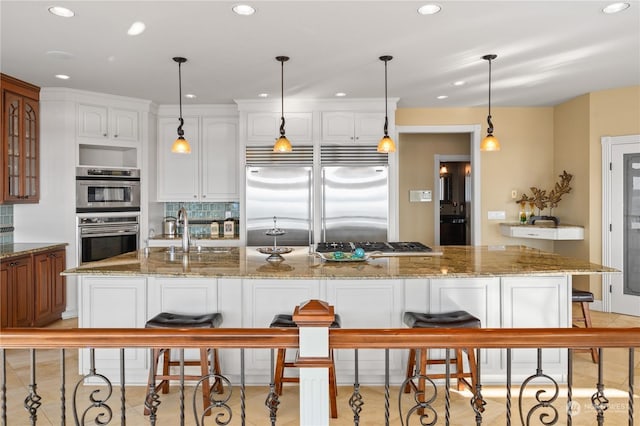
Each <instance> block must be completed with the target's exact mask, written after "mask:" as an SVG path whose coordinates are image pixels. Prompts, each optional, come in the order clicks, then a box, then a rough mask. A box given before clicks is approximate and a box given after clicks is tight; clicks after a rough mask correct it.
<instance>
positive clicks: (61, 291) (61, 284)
mask: <svg viewBox="0 0 640 426" xmlns="http://www.w3.org/2000/svg"><path fill="white" fill-rule="evenodd" d="M51 255H52V256H51V261H52V263H53V265H52V266H53V269H52V272H53V278H52V280H51V281H52V283H53V287H52V289H51V311H52V314H53V315H55V316H56V319H58V318H61V317H62V313H63V312H64V311H65V310H66V309H67V279H66V277H65V276H63V275H61V274H62V272H63V271H64V270H65V269H66V268H67V256H66V250H65V249H61V250H57V251H55V252H53V253H51Z"/></svg>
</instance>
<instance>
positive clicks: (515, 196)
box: [511, 189, 518, 200]
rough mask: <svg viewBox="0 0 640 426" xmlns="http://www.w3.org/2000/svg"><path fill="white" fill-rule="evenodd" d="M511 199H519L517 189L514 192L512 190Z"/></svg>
mask: <svg viewBox="0 0 640 426" xmlns="http://www.w3.org/2000/svg"><path fill="white" fill-rule="evenodd" d="M511 198H512V199H513V200H515V199H516V198H518V190H517V189H514V190H512V191H511Z"/></svg>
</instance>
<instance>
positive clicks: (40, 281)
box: [33, 250, 67, 327]
mask: <svg viewBox="0 0 640 426" xmlns="http://www.w3.org/2000/svg"><path fill="white" fill-rule="evenodd" d="M64 269H65V251H64V250H55V251H50V252H45V253H39V254H36V255H34V256H33V271H34V274H33V282H34V286H33V290H34V314H33V325H34V326H36V327H40V326H43V325H46V324H49V323H51V322H53V321H55V320H57V319H60V317H61V315H62V312H64V310H65V309H66V306H67V301H66V289H65V285H66V283H65V277H63V276H61V275H60V273H61V272H62V271H64Z"/></svg>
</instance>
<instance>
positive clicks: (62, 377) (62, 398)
mask: <svg viewBox="0 0 640 426" xmlns="http://www.w3.org/2000/svg"><path fill="white" fill-rule="evenodd" d="M64 356H65V350H64V348H63V349H60V424H61V425H66V424H67V414H66V412H67V400H66V397H65V395H66V390H65V386H66V379H65V377H66V375H67V374H66V373H67V368H66V363H65V359H64Z"/></svg>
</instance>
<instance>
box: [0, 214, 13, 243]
mask: <svg viewBox="0 0 640 426" xmlns="http://www.w3.org/2000/svg"><path fill="white" fill-rule="evenodd" d="M0 231H2V232H0V244H11V243H13V205H12V204H2V205H0Z"/></svg>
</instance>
